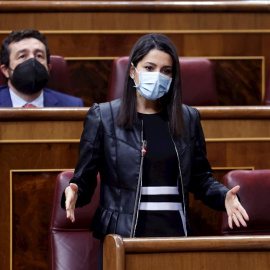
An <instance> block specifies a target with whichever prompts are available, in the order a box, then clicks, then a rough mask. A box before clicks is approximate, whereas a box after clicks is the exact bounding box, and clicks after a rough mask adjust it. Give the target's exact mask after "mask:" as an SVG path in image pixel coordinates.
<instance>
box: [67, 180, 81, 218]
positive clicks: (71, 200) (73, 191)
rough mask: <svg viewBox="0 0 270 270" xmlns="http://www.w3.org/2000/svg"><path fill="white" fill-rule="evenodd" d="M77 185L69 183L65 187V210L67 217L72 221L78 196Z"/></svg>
mask: <svg viewBox="0 0 270 270" xmlns="http://www.w3.org/2000/svg"><path fill="white" fill-rule="evenodd" d="M77 193H78V186H77V185H76V184H72V183H71V184H69V186H68V187H67V188H66V189H65V195H66V212H67V218H69V219H70V220H71V221H72V222H74V221H75V214H74V211H75V204H76V201H77V198H78V195H77Z"/></svg>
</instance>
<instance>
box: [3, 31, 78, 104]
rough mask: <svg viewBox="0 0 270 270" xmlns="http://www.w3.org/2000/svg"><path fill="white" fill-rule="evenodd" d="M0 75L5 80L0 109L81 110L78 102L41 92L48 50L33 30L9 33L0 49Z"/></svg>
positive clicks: (48, 55) (43, 88)
mask: <svg viewBox="0 0 270 270" xmlns="http://www.w3.org/2000/svg"><path fill="white" fill-rule="evenodd" d="M0 55H1V71H2V73H3V74H4V75H5V77H6V78H7V79H8V81H7V85H4V86H0V107H82V106H83V101H82V99H81V98H77V97H73V96H70V95H66V94H63V93H60V92H57V91H54V90H51V89H48V88H45V85H46V84H47V82H48V80H49V71H50V68H51V66H50V50H49V47H48V44H47V41H46V38H45V36H44V35H42V34H41V33H40V32H39V31H37V30H31V29H27V30H23V31H19V30H16V31H13V32H11V33H10V34H9V36H8V37H7V38H6V39H4V41H3V43H2V48H1V54H0Z"/></svg>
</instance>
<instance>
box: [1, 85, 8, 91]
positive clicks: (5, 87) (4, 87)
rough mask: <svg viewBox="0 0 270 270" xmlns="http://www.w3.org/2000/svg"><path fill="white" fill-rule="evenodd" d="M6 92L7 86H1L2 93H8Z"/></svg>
mask: <svg viewBox="0 0 270 270" xmlns="http://www.w3.org/2000/svg"><path fill="white" fill-rule="evenodd" d="M6 90H8V86H7V85H0V91H6Z"/></svg>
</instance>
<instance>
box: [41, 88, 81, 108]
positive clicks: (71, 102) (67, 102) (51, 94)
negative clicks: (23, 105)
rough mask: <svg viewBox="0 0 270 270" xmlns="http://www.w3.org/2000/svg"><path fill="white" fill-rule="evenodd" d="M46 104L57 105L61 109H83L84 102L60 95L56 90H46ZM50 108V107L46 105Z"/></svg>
mask: <svg viewBox="0 0 270 270" xmlns="http://www.w3.org/2000/svg"><path fill="white" fill-rule="evenodd" d="M43 93H44V102H45V103H46V104H52V103H55V106H59V107H83V106H84V105H83V100H82V99H81V98H78V97H74V96H71V95H68V94H64V93H60V92H57V91H55V90H52V89H49V88H44V89H43ZM46 106H47V107H49V106H48V105H46ZM51 106H52V105H51Z"/></svg>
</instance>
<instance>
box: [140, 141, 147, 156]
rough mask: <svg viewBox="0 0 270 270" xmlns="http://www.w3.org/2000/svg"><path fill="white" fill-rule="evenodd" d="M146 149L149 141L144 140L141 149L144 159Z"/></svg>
mask: <svg viewBox="0 0 270 270" xmlns="http://www.w3.org/2000/svg"><path fill="white" fill-rule="evenodd" d="M146 147H147V141H146V140H143V141H142V149H141V153H142V157H143V156H144V155H145V153H146Z"/></svg>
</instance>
